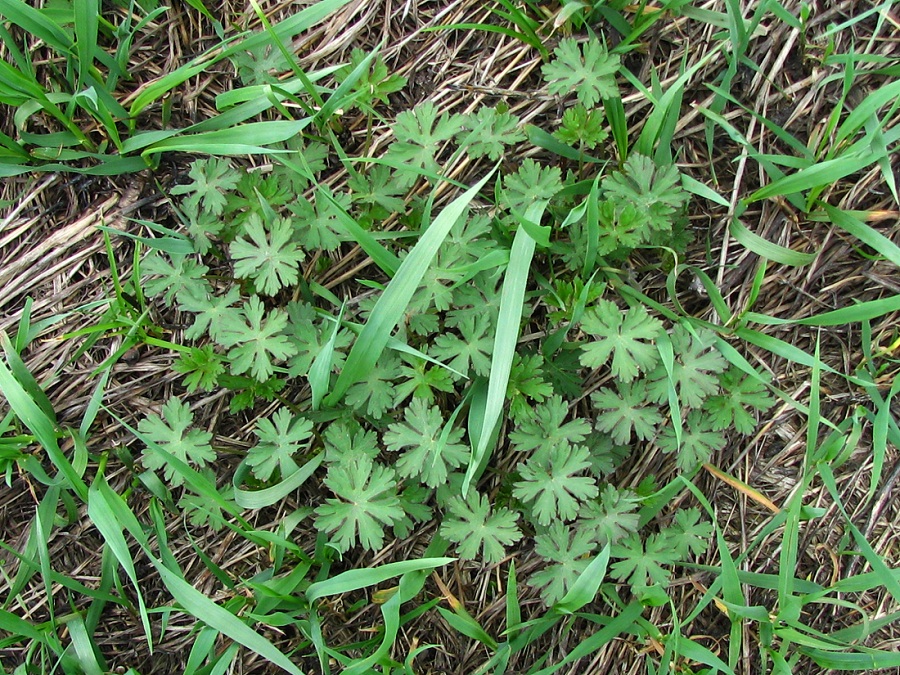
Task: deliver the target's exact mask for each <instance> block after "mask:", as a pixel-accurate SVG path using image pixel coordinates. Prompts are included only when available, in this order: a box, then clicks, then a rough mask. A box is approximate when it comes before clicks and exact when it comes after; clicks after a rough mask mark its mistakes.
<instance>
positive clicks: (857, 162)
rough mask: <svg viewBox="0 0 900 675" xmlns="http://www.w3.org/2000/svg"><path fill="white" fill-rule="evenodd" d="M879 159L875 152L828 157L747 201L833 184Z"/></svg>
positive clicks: (763, 188) (778, 181) (769, 186)
mask: <svg viewBox="0 0 900 675" xmlns="http://www.w3.org/2000/svg"><path fill="white" fill-rule="evenodd" d="M877 159H878V155H877V154H876V153H873V152H861V153H856V154H853V155H849V156H846V157H838V158H836V159H828V160H825V161H824V162H819V163H818V164H813V165H812V166H810V167H809V168H806V169H801V170H800V171H797V172H796V173H792V174H790V175H788V176H784V177H783V178H780V179H778V180H776V181H774V182H772V183H769V185H766V186H765V187H762V188H760V189H759V190H757V191H756V192H754V193H753V194H752V195H750V196H749V197H748V198H747V202H748V203H752V202H756V201H760V200H762V199H770V198H772V197H779V196H783V195H792V194H797V193H799V192H804V191H806V190H813V189H816V188H821V187H823V186H826V185H833V184H834V183H837V182H838V181H839V180H841V179H842V178H846V177H847V176H850V175H852V174H854V173H857V172H858V171H862V170H863V169H865V168H866V167H867V166H869V165H870V164H872V163H873V162H875V161H876V160H877Z"/></svg>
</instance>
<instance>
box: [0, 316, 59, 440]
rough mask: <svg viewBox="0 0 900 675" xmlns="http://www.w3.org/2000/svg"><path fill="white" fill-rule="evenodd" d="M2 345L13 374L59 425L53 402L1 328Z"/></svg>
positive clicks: (48, 417)
mask: <svg viewBox="0 0 900 675" xmlns="http://www.w3.org/2000/svg"><path fill="white" fill-rule="evenodd" d="M20 333H21V331H20ZM0 345H2V346H3V352H4V354H6V362H7V363H8V364H9V368H10V370H11V371H12V374H13V376H14V377H15V378H16V380H17V381H18V382H19V384H21V385H22V388H23V389H25V391H26V393H27V394H28V395H29V396H30V397H31V400H32V401H34V402H35V403H36V404H37V405H38V407H40V409H41V411H42V412H43V413H44V415H46V416H47V419H48V420H49V421H50V423H51V424H52V425H53V426H54V427H55V426H56V425H57V420H56V411H55V410H54V409H53V404H52V403H51V402H50V399H49V398H47V394H45V393H44V390H43V389H41V385H39V384H38V382H37V380H36V379H34V375H32V374H31V371H30V370H28V366H26V365H25V362H24V361H23V360H22V357H20V356H19V352H18V351H16V349H15V348H14V347H13V345H12V342H10V340H9V336H7V334H6V332H5V331H2V330H0Z"/></svg>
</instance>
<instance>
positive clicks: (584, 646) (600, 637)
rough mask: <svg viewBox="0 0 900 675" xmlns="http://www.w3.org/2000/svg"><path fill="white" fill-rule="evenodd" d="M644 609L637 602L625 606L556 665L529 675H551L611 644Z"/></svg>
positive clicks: (628, 627)
mask: <svg viewBox="0 0 900 675" xmlns="http://www.w3.org/2000/svg"><path fill="white" fill-rule="evenodd" d="M643 611H644V608H643V607H642V606H641V604H640V603H639V602H632V603H631V604H629V605H627V606H626V607H625V609H623V610H622V611H621V612H620V613H619V614H618V615H617V616H615V617H613V618H611V619H610V620H609V622H608V623H607V624H606V625H605V626H603V628H601V629H600V630H598V631H597V632H596V633H594V634H593V635H591V636H590V637H588V638H583V639H582V640H581V641H580V642H579V643H578V645H577V646H576V647H574V648H572V649H571V650H569V652H568V653H567V654H566V656H565V657H564V658H562V659H561V660H560V661H559V662H558V663H556V664H554V665H552V666H548V667H547V668H544V669H542V670H538V671H537V672H533V671H529V673H531V675H552V673H555V672H556V671H557V670H559V669H560V668H562V667H563V666H565V665H568V664H569V663H572V662H573V661H577V660H578V659H582V658H584V657H585V656H588V655H589V654H592V653H593V652H595V651H597V650H598V649H600V648H601V647H603V646H604V645H607V644H609V643H610V642H612V641H613V640H614V639H615V638H616V637H618V636H619V635H621V634H622V633H624V632H626V631H628V630H629V629H630V628H631V627H632V626H633V625H634V623H635V622H636V621H637V620H638V619H639V618H640V616H641V613H642V612H643Z"/></svg>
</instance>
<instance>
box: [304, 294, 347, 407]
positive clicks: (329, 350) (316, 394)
mask: <svg viewBox="0 0 900 675" xmlns="http://www.w3.org/2000/svg"><path fill="white" fill-rule="evenodd" d="M344 308H345V305H341V311H340V312H339V313H338V317H337V320H336V321H335V322H334V326H332V328H331V337H329V338H328V341H327V342H326V343H325V345H324V346H323V347H322V351H320V352H319V353H318V354H316V358H315V359H314V360H313V363H312V365H311V366H310V368H309V374H308V375H307V379H308V380H309V387H310V389H311V390H312V409H313V410H318V409H319V406H320V405H321V404H322V399H323V398H325V394H326V393H328V385H329V384H330V382H331V370H332V367H333V365H334V361H333V360H334V343H335V340H336V339H337V336H338V331H340V329H341V319H342V318H343V316H344Z"/></svg>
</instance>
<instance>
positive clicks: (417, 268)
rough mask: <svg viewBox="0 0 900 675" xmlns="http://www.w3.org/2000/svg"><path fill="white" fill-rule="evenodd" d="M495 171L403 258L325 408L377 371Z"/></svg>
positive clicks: (458, 201) (456, 201)
mask: <svg viewBox="0 0 900 675" xmlns="http://www.w3.org/2000/svg"><path fill="white" fill-rule="evenodd" d="M492 174H493V171H491V172H490V173H488V174H487V175H486V176H485V177H484V178H482V179H481V180H480V181H478V183H476V184H475V185H474V186H473V187H471V188H470V189H469V190H467V191H466V192H465V193H464V194H462V195H461V196H459V197H457V198H456V199H454V200H453V201H452V202H450V204H448V205H447V206H446V207H445V208H444V210H443V211H441V213H440V214H438V216H437V217H436V218H435V219H434V222H432V223H431V225H429V227H428V229H426V230H425V231H424V233H423V234H422V236H421V238H420V239H419V241H418V242H417V243H416V245H415V246H414V247H413V249H412V250H411V251H410V252H409V254H408V255H407V256H406V258H404V260H403V262H402V263H401V265H400V267H399V269H397V273H396V274H395V275H394V278H393V279H391V281H390V283H389V284H388V286H387V288H386V289H385V291H384V293H383V294H382V295H381V297H380V298H379V299H378V302H377V303H375V307H374V308H373V309H372V313H371V314H370V315H369V320H368V321H367V322H366V325H365V326H363V329H362V331H361V332H360V334H359V337H358V338H357V339H356V342H355V343H354V345H353V348H352V349H351V350H350V354H349V355H348V356H347V360H346V362H345V363H344V368H343V369H342V370H341V374H340V375H339V376H338V379H337V382H335V385H334V389H333V390H332V392H331V394H329V395H328V397H327V398H326V399H325V405H327V406H333V405H335V404H336V403H337V402H338V401H339V400H340V399H341V397H342V396H343V395H344V394H345V393H346V392H347V390H348V389H349V388H350V387H351V386H352V385H353V384H355V383H356V382H359V381H360V380H362V379H364V378H365V377H366V376H367V375H368V373H369V372H370V371H371V370H372V368H374V367H375V364H376V362H377V361H378V358H379V357H380V356H381V354H382V352H383V351H384V349H385V347H386V346H387V343H388V340H389V339H390V337H391V333H393V331H394V329H395V328H396V327H397V325H398V324H399V323H400V320H401V319H402V318H403V314H404V313H405V312H406V307H407V305H409V301H410V300H411V299H412V296H413V294H414V293H415V292H416V290H417V289H418V287H419V285H420V284H421V282H422V278H423V277H424V276H425V272H426V271H427V270H428V267H429V266H430V265H431V263H432V261H433V260H434V257H435V255H437V252H438V249H439V248H440V246H441V244H442V243H443V241H444V239H445V238H446V237H447V235H448V234H449V232H450V229H451V228H452V227H453V225H454V224H455V223H456V222H457V221H458V220H459V218H460V217H462V215H463V213H464V211H465V209H466V207H467V206H468V205H469V202H471V201H472V200H473V199H474V198H475V195H477V194H478V192H479V191H480V190H481V188H482V187H484V184H485V183H486V182H487V180H488V179H489V178H490V177H491V175H492Z"/></svg>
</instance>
